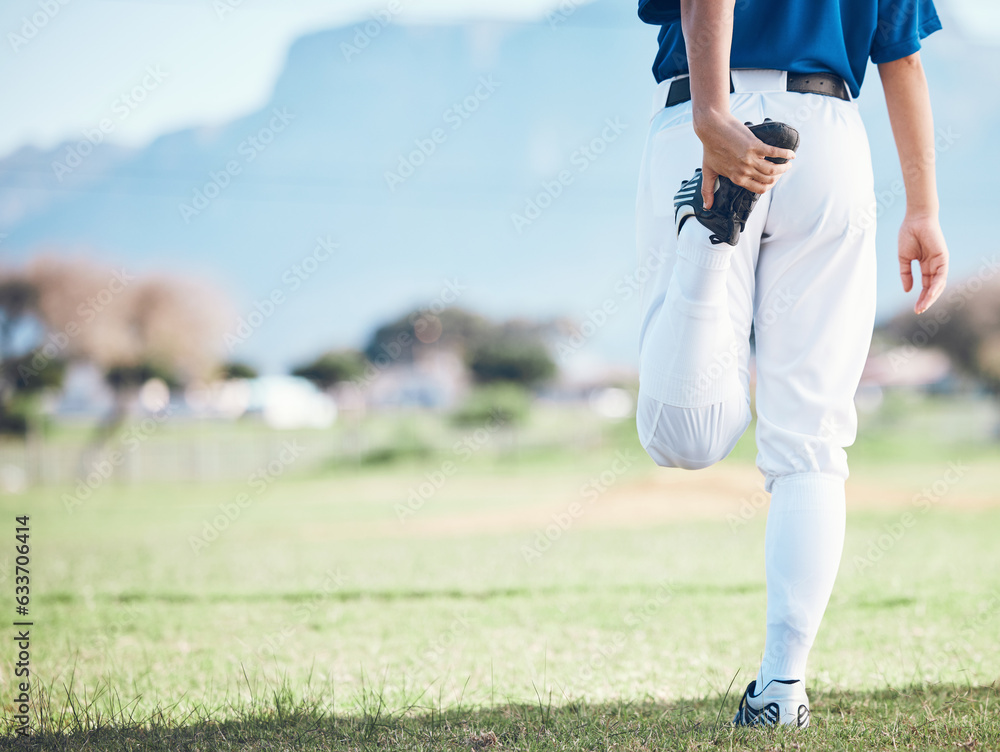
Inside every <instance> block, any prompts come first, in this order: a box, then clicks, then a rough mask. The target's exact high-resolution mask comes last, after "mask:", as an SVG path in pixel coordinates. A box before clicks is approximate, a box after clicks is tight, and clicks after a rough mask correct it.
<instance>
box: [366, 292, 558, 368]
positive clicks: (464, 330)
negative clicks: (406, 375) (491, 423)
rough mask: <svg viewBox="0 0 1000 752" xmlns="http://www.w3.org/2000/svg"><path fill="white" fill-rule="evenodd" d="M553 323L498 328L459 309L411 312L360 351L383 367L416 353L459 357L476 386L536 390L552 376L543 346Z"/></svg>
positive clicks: (377, 333) (512, 323)
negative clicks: (424, 350) (428, 350)
mask: <svg viewBox="0 0 1000 752" xmlns="http://www.w3.org/2000/svg"><path fill="white" fill-rule="evenodd" d="M557 326H558V322H548V323H538V322H532V321H528V320H519V319H514V320H511V321H506V322H504V323H502V324H497V323H495V322H493V321H490V320H489V319H487V318H485V317H484V316H480V315H479V314H476V313H471V312H470V311H466V310H464V309H462V308H446V309H444V310H442V311H441V312H440V313H437V314H432V313H428V312H427V311H413V312H412V313H410V314H407V315H406V316H401V317H400V318H398V319H396V320H395V321H392V322H390V323H388V324H386V325H384V326H381V327H379V328H378V329H377V330H376V331H375V333H374V334H373V335H372V338H371V340H370V342H369V343H368V345H367V347H366V348H365V355H366V356H367V358H368V360H369V361H371V362H372V363H374V364H375V365H377V366H380V367H385V365H388V364H389V363H392V362H401V363H410V362H412V361H413V358H414V353H415V352H416V351H417V350H418V349H419V348H421V347H442V348H452V349H455V350H457V351H459V352H460V353H461V354H462V355H463V357H464V359H465V363H466V365H467V366H468V368H469V370H470V371H471V373H472V375H473V377H474V378H475V380H476V381H478V382H480V383H488V382H492V381H510V382H515V383H518V384H522V385H523V386H526V387H531V386H535V385H537V384H539V383H541V382H543V381H545V380H547V379H549V378H551V377H552V376H553V375H555V373H556V365H555V362H554V361H553V360H552V357H551V355H550V352H549V345H548V340H549V338H550V335H552V334H553V333H554V332H555V329H556V328H557Z"/></svg>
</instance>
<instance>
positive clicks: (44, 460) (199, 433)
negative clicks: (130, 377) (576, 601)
mask: <svg viewBox="0 0 1000 752" xmlns="http://www.w3.org/2000/svg"><path fill="white" fill-rule="evenodd" d="M539 412H542V415H543V417H542V419H541V420H534V421H532V425H531V426H529V427H511V426H492V427H491V426H490V425H489V424H488V423H483V424H482V425H472V426H455V425H452V424H451V423H449V421H448V420H447V418H446V417H445V416H443V415H436V414H434V413H431V412H428V413H423V414H420V415H416V416H413V415H411V416H403V417H400V416H398V415H396V416H385V417H383V418H380V419H375V420H365V421H358V422H353V423H351V422H345V423H338V424H337V425H336V426H335V427H334V428H332V429H302V430H290V431H281V430H273V429H268V428H266V427H265V426H263V425H250V426H247V425H242V426H234V425H233V424H228V425H227V424H218V423H212V422H209V421H206V422H203V423H198V422H196V421H192V422H189V423H188V422H186V423H185V424H183V425H181V426H179V430H177V431H176V432H172V430H171V429H166V428H164V429H161V430H157V431H156V435H150V436H149V437H147V438H143V439H142V440H136V439H135V434H134V433H130V432H129V431H127V430H126V431H125V433H124V438H123V436H121V435H119V436H117V437H115V438H112V439H111V440H110V441H108V442H107V443H106V444H105V445H103V446H102V447H101V448H100V449H94V448H89V447H88V440H89V439H90V438H91V437H90V436H89V435H88V434H86V433H84V432H77V433H73V434H70V435H65V434H59V435H56V436H55V437H34V438H30V439H28V440H20V439H4V440H0V492H7V493H17V492H20V491H23V490H25V489H27V488H30V487H35V486H66V485H71V486H79V484H80V483H83V484H84V486H85V487H89V488H92V489H96V488H97V487H99V486H101V485H104V484H105V483H110V484H116V483H117V484H135V483H150V482H153V483H155V482H195V483H210V482H216V481H247V480H248V479H250V478H252V477H253V476H255V475H258V476H259V475H261V474H264V475H266V476H273V475H275V474H277V473H280V474H284V473H285V472H286V471H288V472H289V474H296V475H297V474H301V473H303V472H310V471H314V472H319V471H322V470H333V469H342V470H349V469H350V468H351V467H361V466H363V465H366V466H373V465H379V464H389V463H393V462H398V461H404V462H405V461H411V462H417V463H421V462H429V461H434V460H435V458H442V457H444V458H452V459H453V460H455V461H456V462H465V461H467V460H469V459H471V458H472V457H474V456H475V457H501V458H504V459H507V460H510V459H517V458H519V457H523V456H528V455H534V454H537V453H539V452H551V451H557V452H570V453H575V452H579V451H586V450H590V449H594V448H597V447H601V446H604V445H606V444H607V443H608V442H612V443H616V442H618V441H619V440H620V437H618V436H617V434H618V433H620V432H622V425H624V432H623V435H626V434H627V435H631V434H630V432H631V431H632V428H631V421H625V422H624V424H623V423H621V422H619V421H606V420H602V419H600V418H597V417H595V416H594V414H593V413H592V411H590V410H586V409H561V410H558V411H549V412H547V413H546V412H544V411H539ZM545 416H547V417H545Z"/></svg>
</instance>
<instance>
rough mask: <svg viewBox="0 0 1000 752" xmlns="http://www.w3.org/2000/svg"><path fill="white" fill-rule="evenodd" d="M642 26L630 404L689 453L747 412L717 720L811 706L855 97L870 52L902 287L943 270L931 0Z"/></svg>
mask: <svg viewBox="0 0 1000 752" xmlns="http://www.w3.org/2000/svg"><path fill="white" fill-rule="evenodd" d="M639 17H640V18H641V19H642V20H643V21H645V22H647V23H652V24H658V25H660V27H661V28H660V33H659V37H658V40H659V53H658V54H657V56H656V59H655V62H654V65H653V72H654V74H655V76H656V80H657V81H658V82H659V83H658V86H657V88H656V97H655V104H654V111H653V116H652V121H651V126H650V130H649V136H648V138H647V142H646V148H645V155H644V157H643V163H642V168H641V173H640V178H639V190H638V200H637V242H638V251H639V263H640V265H644V266H646V267H647V268H649V269H656V270H657V271H656V274H655V275H653V276H651V277H650V281H649V282H648V283H647V284H646V285H645V287H644V288H643V290H642V296H641V312H642V319H641V329H640V388H639V403H638V410H637V417H636V423H637V428H638V432H639V438H640V440H641V442H642V445H643V447H645V449H646V451H647V452H648V453H649V455H650V456H651V457H652V458H653V459H654V460H655V461H656V462H657V464H659V465H662V466H664V467H679V468H687V469H697V468H704V467H708V466H709V465H711V464H713V463H715V462H718V461H719V460H721V459H722V458H724V457H725V456H726V455H728V454H729V452H730V451H731V450H732V448H733V446H734V445H735V444H736V442H737V440H738V439H739V438H740V436H741V435H742V433H743V432H744V430H746V428H747V426H748V425H749V423H750V418H751V413H750V392H749V390H750V347H751V344H750V343H751V339H752V340H753V341H754V344H755V349H756V375H757V389H756V403H757V435H756V438H757V448H758V454H757V466H758V467H759V469H760V471H761V473H763V475H764V478H765V488H766V490H767V491H768V492H769V493H770V494H771V501H770V509H769V512H768V519H767V532H766V534H765V568H766V577H767V631H766V638H765V643H764V653H763V656H762V661H761V665H760V668H759V670H758V673H757V676H756V679H755V680H754V681H752V682H750V684H749V686H748V687H747V688H746V691H745V692H744V694H743V697H742V700H741V702H740V706H739V711H738V712H737V714H736V718H735V721H734V722H735V723H736V724H738V725H749V724H790V725H793V726H798V727H805V726H807V725H808V724H809V700H808V697H807V695H806V686H805V673H806V659H807V657H808V654H809V650H810V648H811V647H812V644H813V641H814V639H815V637H816V633H817V630H818V628H819V624H820V621H821V619H822V617H823V612H824V611H825V609H826V605H827V602H828V600H829V598H830V593H831V591H832V589H833V583H834V579H835V578H836V574H837V568H838V567H839V564H840V557H841V551H842V548H843V542H844V518H845V513H844V480H845V479H846V478H847V474H848V471H847V454H846V452H845V451H844V448H845V447H847V446H850V445H851V444H852V443H853V441H854V438H855V433H856V427H857V417H856V414H855V410H854V393H855V390H856V388H857V385H858V381H859V379H860V377H861V370H862V368H863V366H864V363H865V358H866V356H867V354H868V348H869V344H870V341H871V333H872V327H873V323H874V314H875V222H874V219H875V214H876V205H875V196H874V187H873V178H872V168H871V156H870V152H869V148H868V141H867V138H866V136H865V130H864V126H863V124H862V122H861V119H860V117H859V115H858V106H857V104H856V102H855V99H856V97H857V96H858V94H859V91H860V88H861V84H862V81H863V78H864V75H865V69H866V67H867V64H868V60H869V59H871V60H872V61H873V62H874V63H876V64H877V65H878V71H879V76H880V78H881V79H882V85H883V87H884V89H885V96H886V103H887V106H888V112H889V118H890V122H891V125H892V130H893V134H894V137H895V140H896V147H897V151H898V153H899V157H900V161H901V165H902V172H903V180H904V185H905V188H906V215H905V218H904V220H903V224H902V228H901V229H900V232H899V264H900V276H901V277H902V282H903V289H904V290H906V291H909V290H910V289H911V287H912V286H913V277H912V272H911V265H912V262H914V261H916V262H918V263H919V267H920V274H921V279H922V289H921V291H920V295H919V297H918V299H917V301H916V306H915V308H916V311H917V313H922V312H923V311H925V310H927V308H928V307H929V306H930V305H931V304H933V303H934V301H935V300H936V299H937V298H938V296H939V295H940V294H941V292H942V290H943V289H944V286H945V280H946V277H947V269H948V250H947V247H946V245H945V240H944V237H943V235H942V233H941V229H940V225H939V223H938V197H937V191H936V188H935V174H934V140H933V125H932V120H931V109H930V101H929V97H928V92H927V84H926V81H925V78H924V74H923V68H922V66H921V62H920V57H919V52H918V50H919V49H920V42H921V40H922V39H923V38H924V37H926V36H927V35H928V34H930V33H932V32H934V31H936V30H938V29H940V28H941V25H940V23H939V21H938V18H937V13H936V10H935V8H934V4H933V2H932V0H753V2H751V1H750V0H738V2H737V0H640V1H639Z"/></svg>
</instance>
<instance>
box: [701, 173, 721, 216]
mask: <svg viewBox="0 0 1000 752" xmlns="http://www.w3.org/2000/svg"><path fill="white" fill-rule="evenodd" d="M718 177H719V173H717V172H716V171H715V170H713V169H712V168H711V167H709V166H708V165H702V167H701V203H702V204H703V205H704V207H705V208H706V209H711V208H712V202H713V201H714V200H715V183H716V180H717V179H718Z"/></svg>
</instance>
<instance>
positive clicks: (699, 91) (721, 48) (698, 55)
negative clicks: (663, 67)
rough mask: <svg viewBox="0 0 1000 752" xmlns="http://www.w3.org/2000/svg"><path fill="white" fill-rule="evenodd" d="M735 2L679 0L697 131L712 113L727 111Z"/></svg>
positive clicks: (731, 0)
mask: <svg viewBox="0 0 1000 752" xmlns="http://www.w3.org/2000/svg"><path fill="white" fill-rule="evenodd" d="M735 5H736V0H681V28H682V29H683V31H684V45H685V47H686V48H687V59H688V68H689V70H690V71H691V107H692V115H693V119H694V129H695V132H696V133H698V132H699V131H700V130H702V129H703V128H704V127H706V126H707V125H708V123H709V121H711V119H712V118H713V117H719V116H720V115H728V114H729V51H730V48H731V47H732V43H733V11H734V7H735Z"/></svg>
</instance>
